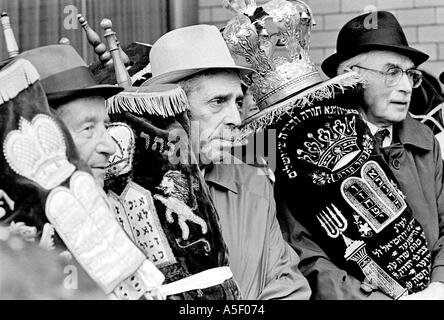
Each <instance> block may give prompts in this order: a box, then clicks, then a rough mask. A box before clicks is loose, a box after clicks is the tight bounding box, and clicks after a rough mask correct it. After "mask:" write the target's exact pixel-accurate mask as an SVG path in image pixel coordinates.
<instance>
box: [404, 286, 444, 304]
mask: <svg viewBox="0 0 444 320" xmlns="http://www.w3.org/2000/svg"><path fill="white" fill-rule="evenodd" d="M399 300H444V283H442V282H432V283H431V284H429V285H428V287H427V288H425V289H424V290H423V291H420V292H417V293H412V294H409V295H408V296H403V297H401V298H399Z"/></svg>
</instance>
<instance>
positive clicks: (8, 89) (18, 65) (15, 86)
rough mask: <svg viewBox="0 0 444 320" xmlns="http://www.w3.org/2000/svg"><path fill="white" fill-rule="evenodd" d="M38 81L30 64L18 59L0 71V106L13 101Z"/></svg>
mask: <svg viewBox="0 0 444 320" xmlns="http://www.w3.org/2000/svg"><path fill="white" fill-rule="evenodd" d="M39 79H40V75H39V73H38V72H37V70H36V69H35V67H34V66H33V65H32V64H31V62H29V61H27V60H24V59H18V60H16V61H15V62H13V63H12V64H11V65H9V66H7V67H5V68H4V69H3V70H1V71H0V105H2V104H3V103H5V102H7V101H9V100H11V99H14V98H15V97H16V96H17V95H18V94H19V93H20V92H22V91H23V90H25V89H27V88H28V87H29V86H30V85H32V84H33V83H35V82H36V81H37V80H39Z"/></svg>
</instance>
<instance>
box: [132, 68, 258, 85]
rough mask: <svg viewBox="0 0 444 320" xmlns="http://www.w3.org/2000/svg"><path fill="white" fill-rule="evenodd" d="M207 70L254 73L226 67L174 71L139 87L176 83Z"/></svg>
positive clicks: (151, 79) (244, 69)
mask: <svg viewBox="0 0 444 320" xmlns="http://www.w3.org/2000/svg"><path fill="white" fill-rule="evenodd" d="M208 69H231V70H237V71H240V72H241V73H243V74H248V73H251V72H255V71H254V70H253V69H250V68H247V67H241V66H227V67H224V66H218V67H207V68H194V69H185V70H175V71H171V72H166V73H164V74H160V75H158V76H154V77H151V78H149V79H148V80H146V81H145V82H144V83H142V84H141V85H140V86H141V87H145V86H150V85H153V84H168V83H177V82H179V81H181V80H183V79H185V78H188V77H191V76H193V75H195V74H198V73H200V72H202V71H205V70H208Z"/></svg>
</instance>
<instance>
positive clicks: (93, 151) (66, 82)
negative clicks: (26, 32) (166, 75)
mask: <svg viewBox="0 0 444 320" xmlns="http://www.w3.org/2000/svg"><path fill="white" fill-rule="evenodd" d="M19 57H21V58H24V59H26V60H28V61H30V62H31V63H32V64H33V65H34V66H35V68H36V69H37V71H38V72H39V74H40V77H41V83H42V85H43V89H44V90H45V93H46V96H47V98H48V102H49V105H50V106H51V107H52V109H53V110H54V111H55V113H56V115H57V116H58V117H59V118H60V120H62V121H63V122H64V124H65V125H66V126H67V128H68V130H69V132H70V134H71V136H72V138H73V140H74V144H75V146H76V147H77V150H78V152H79V156H80V158H81V159H82V160H83V161H84V162H85V163H86V165H88V167H89V168H90V169H91V171H92V174H93V176H94V178H95V180H96V182H97V183H98V185H99V186H101V187H103V184H104V178H105V167H106V166H107V164H108V159H109V157H110V156H111V155H112V154H113V153H114V152H115V145H114V142H113V140H112V138H111V136H110V135H109V134H108V131H107V130H106V126H107V123H108V122H109V118H108V115H107V112H106V108H105V99H107V98H109V97H111V96H113V95H115V94H117V93H119V92H120V91H122V90H123V88H121V87H118V86H112V85H98V84H97V83H96V81H95V80H94V78H93V76H92V74H91V73H90V72H89V70H88V66H87V65H86V63H85V62H84V61H83V59H82V58H81V57H80V55H79V54H78V53H77V51H76V50H75V49H74V48H73V47H72V46H69V45H50V46H45V47H40V48H37V49H33V50H29V51H26V52H24V53H22V54H21V55H20V56H19Z"/></svg>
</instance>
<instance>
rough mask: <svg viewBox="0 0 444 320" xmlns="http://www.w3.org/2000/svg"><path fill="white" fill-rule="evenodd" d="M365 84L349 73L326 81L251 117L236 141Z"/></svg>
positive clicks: (352, 73) (359, 78)
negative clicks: (293, 112)
mask: <svg viewBox="0 0 444 320" xmlns="http://www.w3.org/2000/svg"><path fill="white" fill-rule="evenodd" d="M363 82H364V80H363V78H362V77H361V76H360V75H359V74H357V73H356V72H348V73H345V74H342V75H339V76H337V77H335V78H333V79H329V80H326V81H325V82H323V83H321V84H318V85H315V86H314V87H312V88H309V89H307V90H305V91H303V92H301V93H299V94H297V95H295V96H294V97H291V98H290V99H288V100H287V101H283V102H280V103H278V104H276V105H274V106H272V107H269V108H267V109H264V110H263V111H261V112H259V113H258V114H257V115H253V116H251V118H250V119H251V120H249V119H248V118H247V119H246V121H245V123H244V124H243V125H242V127H241V128H240V132H239V135H237V136H236V137H235V140H236V141H242V140H244V139H245V138H246V137H248V136H249V135H251V134H253V133H255V132H260V131H262V130H264V129H266V128H267V127H268V126H270V125H271V124H273V123H275V122H277V121H278V120H279V119H280V118H281V117H282V116H283V115H285V114H290V113H291V112H292V110H293V109H295V108H304V107H307V106H311V105H313V103H314V102H315V101H322V100H324V99H332V98H334V97H335V93H336V92H337V91H338V89H339V90H340V91H341V93H344V92H345V90H347V89H349V88H354V87H356V85H358V84H361V83H363Z"/></svg>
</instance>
